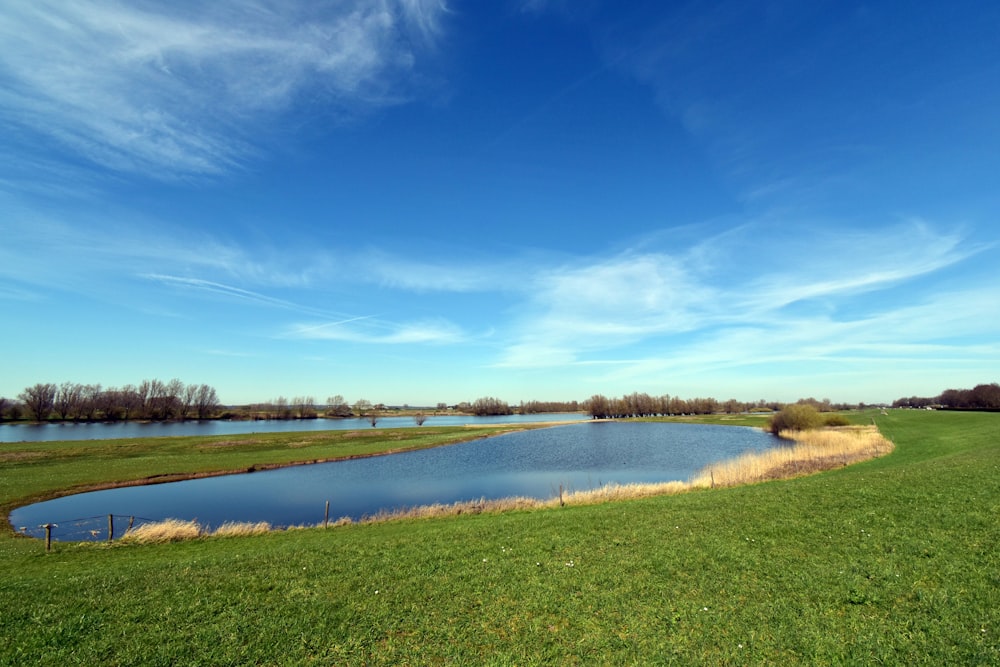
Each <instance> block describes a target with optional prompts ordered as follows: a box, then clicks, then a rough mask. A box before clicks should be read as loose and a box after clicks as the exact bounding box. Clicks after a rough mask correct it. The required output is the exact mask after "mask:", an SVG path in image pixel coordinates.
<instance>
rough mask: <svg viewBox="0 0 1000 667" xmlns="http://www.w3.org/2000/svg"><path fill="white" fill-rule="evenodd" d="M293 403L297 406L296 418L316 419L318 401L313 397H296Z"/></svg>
mask: <svg viewBox="0 0 1000 667" xmlns="http://www.w3.org/2000/svg"><path fill="white" fill-rule="evenodd" d="M292 403H293V404H294V406H295V416H297V417H298V418H299V419H315V418H316V399H315V398H313V397H312V396H296V397H295V398H294V399H292Z"/></svg>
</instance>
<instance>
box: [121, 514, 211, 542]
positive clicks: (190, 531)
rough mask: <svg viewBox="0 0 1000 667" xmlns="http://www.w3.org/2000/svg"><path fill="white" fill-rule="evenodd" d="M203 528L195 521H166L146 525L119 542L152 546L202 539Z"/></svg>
mask: <svg viewBox="0 0 1000 667" xmlns="http://www.w3.org/2000/svg"><path fill="white" fill-rule="evenodd" d="M201 534H202V530H201V526H199V525H198V524H197V523H196V522H194V521H182V520H180V519H166V520H165V521H155V522H150V523H144V524H142V525H141V526H139V527H138V528H133V529H132V530H130V531H128V532H127V533H125V534H124V535H122V536H121V539H120V540H119V542H124V543H126V544H129V543H133V544H152V543H155V542H178V541H180V540H191V539H194V538H196V537H200V536H201Z"/></svg>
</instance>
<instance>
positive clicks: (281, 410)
mask: <svg viewBox="0 0 1000 667" xmlns="http://www.w3.org/2000/svg"><path fill="white" fill-rule="evenodd" d="M273 404H274V416H275V418H277V419H291V418H292V408H291V406H289V405H288V399H287V398H285V397H284V396H279V397H278V398H276V399H274V401H273Z"/></svg>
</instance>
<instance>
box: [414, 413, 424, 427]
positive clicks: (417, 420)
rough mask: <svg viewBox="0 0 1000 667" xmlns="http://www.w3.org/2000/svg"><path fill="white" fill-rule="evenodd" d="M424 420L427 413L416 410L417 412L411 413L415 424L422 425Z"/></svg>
mask: <svg viewBox="0 0 1000 667" xmlns="http://www.w3.org/2000/svg"><path fill="white" fill-rule="evenodd" d="M425 421H427V415H425V414H424V413H423V412H418V413H417V414H415V415H413V423H414V424H416V425H417V426H423V425H424V422H425Z"/></svg>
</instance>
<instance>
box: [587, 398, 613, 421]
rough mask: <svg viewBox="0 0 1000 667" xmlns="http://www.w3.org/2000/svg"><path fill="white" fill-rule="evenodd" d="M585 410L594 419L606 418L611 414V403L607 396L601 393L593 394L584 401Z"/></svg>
mask: <svg viewBox="0 0 1000 667" xmlns="http://www.w3.org/2000/svg"><path fill="white" fill-rule="evenodd" d="M584 405H585V406H586V409H587V412H589V413H590V416H591V417H592V418H594V419H606V418H607V417H610V416H611V405H610V403H609V402H608V398H607V396H604V395H603V394H594V395H593V396H591V397H590V398H589V399H587V401H586V402H585V403H584Z"/></svg>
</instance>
